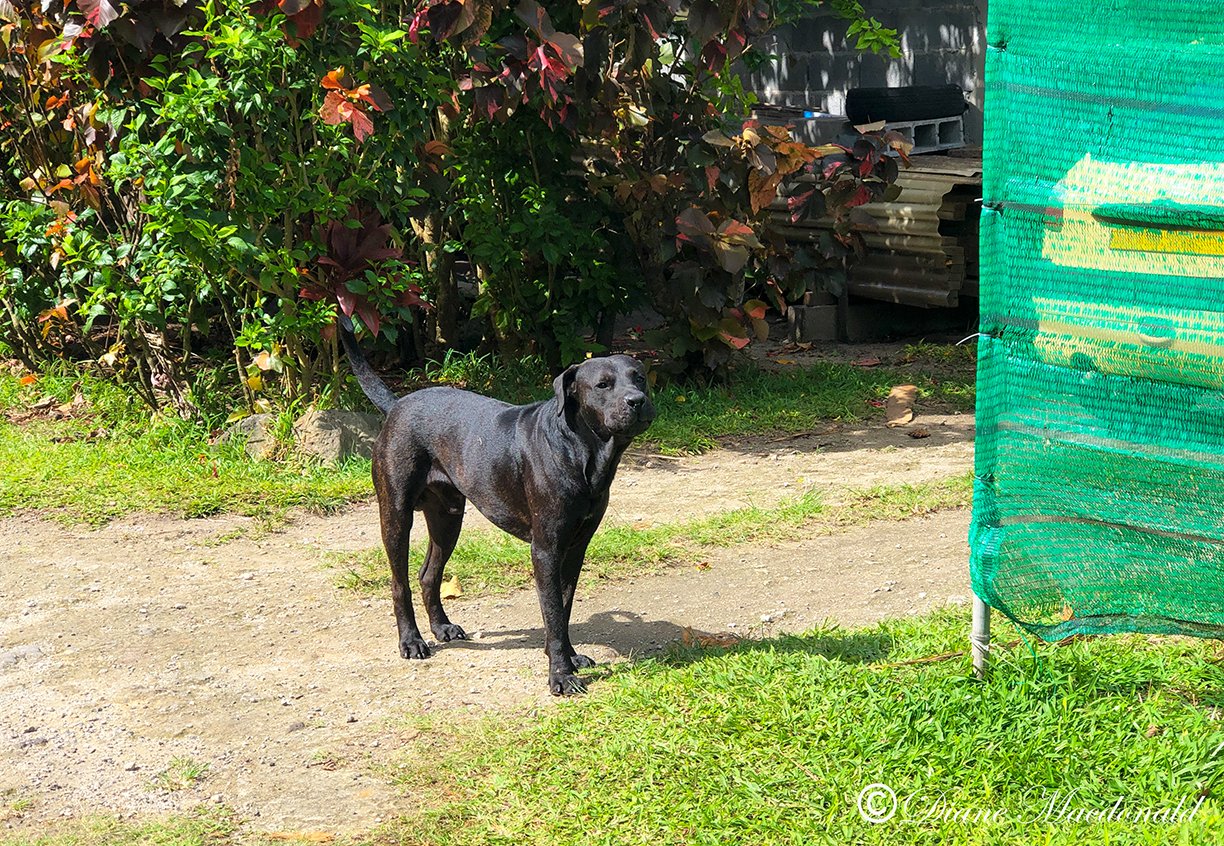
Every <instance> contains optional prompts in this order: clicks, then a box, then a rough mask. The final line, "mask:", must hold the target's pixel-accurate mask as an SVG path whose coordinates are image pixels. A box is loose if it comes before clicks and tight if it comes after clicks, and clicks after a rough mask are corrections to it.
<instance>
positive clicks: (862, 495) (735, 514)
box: [329, 474, 972, 596]
mask: <svg viewBox="0 0 1224 846" xmlns="http://www.w3.org/2000/svg"><path fill="white" fill-rule="evenodd" d="M971 493H972V479H971V477H970V476H969V475H968V474H966V475H963V476H957V477H954V478H951V479H946V480H943V481H938V482H927V483H923V484H918V485H894V486H885V487H878V488H873V489H871V490H866V491H859V492H853V493H851V494H850V495H849V496H848V497H847V500H846V502H844V503H842V504H839V505H825V504H823V503H822V502H821V500H820V497H819V495H818V494H816V493H814V492H812V493H807V494H804V495H803V496H800V497H796V498H793V499H788V500H784V501H782V502H780V503H778V504H777V505H775V506H772V507H750V508H739V509H735V510H734V511H727V512H724V513H722V514H715V515H713V516H710V517H702V518H700V519H696V520H689V521H685V522H682V523H667V524H663V525H658V526H652V527H650V528H645V529H635V528H633V527H631V526H618V525H606V526H604V527H603V528H601V529H600V530H599V531H598V532H597V533H596V534H595V537H594V538H593V539H592V541H591V545H590V547H588V549H587V556H586V564H585V566H584V568H583V576H584V578H587V579H590V578H595V579H610V578H616V577H618V576H624V575H628V574H630V573H633V574H640V573H642V572H649V571H651V569H657V568H658V567H660V566H661V565H664V564H673V565H674V564H685V563H692V564H696V563H698V562H700V561H701V560H702V558H703V556H704V554H705V553H707V552H708V551H709V550H711V549H718V548H724V547H729V546H735V545H738V544H746V543H752V542H762V541H763V542H769V543H777V542H781V541H786V540H793V539H795V538H798V537H800V536H811V535H812V534H818V533H821V532H829V531H833V530H836V529H839V528H845V527H847V526H850V525H859V524H862V523H866V522H869V521H872V520H900V519H905V518H907V517H912V516H915V515H918V514H926V513H930V512H932V511H938V510H942V509H946V508H955V507H960V506H964V505H967V504H968V503H969V499H970V496H971ZM420 522H421V521H418V523H420ZM421 531H422V533H423V528H422V530H421ZM424 553H425V544H424V543H423V542H420V543H417V544H414V545H413V548H412V550H411V553H410V560H412V561H414V562H419V561H421V560H422V558H423V556H424ZM329 566H331V567H333V568H335V569H337V570H338V571H339V575H338V577H337V580H336V583H337V585H338V586H339V587H341V588H345V589H349V590H354V591H357V592H359V593H362V594H373V595H377V596H383V595H385V594H386V593H387V591H388V590H389V589H390V587H389V584H390V576H389V574H388V569H387V563H386V557H385V556H384V554H383V551H382V548H381V547H375V548H371V549H368V550H364V551H362V552H357V553H345V554H338V555H336V556H334V557H333V558H332V560H331V562H330V564H329ZM446 569H447V573H448V574H449V575H451V576H458V577H459V583H460V585H461V586H462V587H463V590H464V593H465V595H469V596H470V595H480V594H488V593H503V592H505V591H508V590H513V589H515V588H520V587H523V586H525V585H527V584H528V583H529V582H530V580H531V550H530V547H529V546H528V545H527V544H525V543H523V542H522V541H519V540H515V539H514V538H512V537H510V536H509V535H507V534H505V533H504V532H491V531H490V532H468V533H467V534H465V535H463V536H461V537H460V540H459V544H458V545H457V546H456V547H455V551H454V553H453V554H452V556H451V559H450V561H449V562H448V563H447V565H446Z"/></svg>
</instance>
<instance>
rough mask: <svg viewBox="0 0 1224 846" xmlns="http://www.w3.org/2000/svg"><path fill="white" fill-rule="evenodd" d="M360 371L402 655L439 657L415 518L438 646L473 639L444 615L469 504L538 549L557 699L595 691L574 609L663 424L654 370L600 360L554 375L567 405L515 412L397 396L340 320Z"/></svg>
mask: <svg viewBox="0 0 1224 846" xmlns="http://www.w3.org/2000/svg"><path fill="white" fill-rule="evenodd" d="M340 322H341V339H342V341H343V343H344V349H345V351H346V352H347V353H348V357H349V361H350V363H351V365H352V368H353V373H354V375H355V376H356V377H357V381H358V383H359V384H360V385H361V389H362V391H364V392H365V395H366V396H367V397H369V398H370V401H371V402H373V403H374V404H375V405H376V406H378V407H379V408H380V409H382V411H383V412H384V413H386V415H387V421H386V423H385V424H384V425H383V428H382V433H381V434H380V435H379V437H378V441H377V443H376V444H375V447H374V489H375V491H376V492H377V494H378V508H379V515H380V518H381V522H382V537H383V545H384V546H385V547H386V550H387V558H388V560H389V561H390V564H391V598H392V601H393V604H394V606H395V622H396V624H397V626H398V627H399V639H400V655H402V656H403V657H405V658H428V657H429V646H428V645H426V643H425V640H424V639H423V638H422V637H421V632H420V630H419V629H418V628H417V623H416V615H415V614H414V613H413V609H412V589H411V588H410V587H409V584H408V533H409V531H410V530H411V529H412V512H413V511H423V512H424V513H425V525H426V526H427V528H428V529H429V548H428V550H427V551H426V553H425V561H424V563H423V564H422V565H421V572H420V578H421V591H422V593H423V594H424V602H425V608H426V610H427V611H428V613H429V626H430V628H431V629H432V630H433V633H434V637H436V638H437V639H438V640H439V641H448V640H456V639H463V638H464V637H465V635H464V632H463V629H461V628H460V627H459V626H457V625H455V624H454V623H452V622H451V621H450V619H449V618H448V617H447V616H446V612H445V611H444V610H442V600H441V597H440V596H439V592H440V587H441V584H442V569H443V567H445V566H446V561H447V559H448V558H450V555H451V552H452V551H453V550H454V548H455V542H456V540H458V538H459V529H460V526H461V525H462V524H463V508H464V504H465V502H466V501H468V500H471V502H472V504H473V505H475V506H476V508H477V509H479V511H480V513H481V514H483V515H484V516H485V517H487V518H488V519H489V521H490V522H491V523H493V525H495V526H497V527H498V528H501V529H503V530H505V531H507V532H509V533H510V534H512V535H514V536H515V537H516V538H520V539H521V540H524V541H528V542H529V543H530V544H531V562H532V568H533V570H534V574H535V583H536V592H537V593H538V594H539V598H540V610H541V612H543V615H544V633H545V639H544V653H545V654H546V655H547V656H548V686H549V689H550V690H551V691H552V692H553V693H554V694H557V695H561V694H567V693H580V692H582V691H583V690H584V689H585V685H584V684H583V683H582V680H581V679H579V678H578V677H577V676H575V675H574V671H575V669H578V668H581V667H590V666H592V665H593V664H594V662H593V661H592V660H591V659H590V658H587V657H586V656H585V655H579V654H577V653H576V652H575V651H574V647H573V646H572V645H571V644H570V639H569V619H570V609H571V608H572V607H573V603H574V588H575V586H576V585H577V583H578V574H579V573H580V572H581V570H582V561H583V557H584V556H585V555H586V549H587V544H588V543H590V540H591V536H592V535H594V534H595V530H596V529H597V528H598V527H599V521H600V520H602V519H603V515H604V510H605V509H606V508H607V507H608V488H609V486H611V484H612V477H613V476H614V475H615V473H616V467H617V464H618V463H619V462H620V458H621V455H622V453H624V451H625V448H626V447H628V446H629V444H630V442H631V441H632V440H633V439H634V437H636V436H637V435H640V434H642V432H644V431H646V428H647V427H648V426H649V425H650V422H651V421H652V420H654V416H655V411H654V406H653V405H652V404H651V402H650V398H649V397H648V396H647V395H646V390H647V389H646V373H645V370H644V368H643V367H642V365H641V364H639V363H638V362H637V361H635V360H634V359H632V358H630V357H628V356H624V355H614V356H608V357H607V358H592V359H588V360H586V361H584V362H582V363H581V364H575V365H573V366H572V367H570V368H569V369H567V370H566V371H565V372H564V373H562V374H561V375H560V376H558V377H557V378H556V380H555V381H554V382H553V387H554V389H555V390H556V399H552V400H546V401H544V402H537V403H533V404H531V405H508V404H507V403H504V402H499V401H498V400H495V399H490V398H489V397H484V396H481V395H479V394H474V393H471V392H469V391H461V390H458V389H456V388H425V389H423V390H420V391H416V392H414V393H412V394H409V395H407V396H405V397H403V398H397V397H396V396H395V395H394V394H393V393H391V391H390V390H389V389H388V388H387V386H386V384H385V383H384V382H383V381H382V380H381V379H379V378H378V376H377V374H375V373H374V371H373V369H372V368H371V367H370V366H369V364H368V363H367V362H366V360H365V357H364V356H363V355H362V353H361V349H360V348H359V347H358V346H357V342H356V339H355V338H354V337H353V335H352V324H351V323H350V322H349V321H348V320H347V318H344V317H342V318H341V321H340Z"/></svg>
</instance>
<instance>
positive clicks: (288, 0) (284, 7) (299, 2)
mask: <svg viewBox="0 0 1224 846" xmlns="http://www.w3.org/2000/svg"><path fill="white" fill-rule="evenodd" d="M312 2H313V0H277V3H276V5H277V7H278V8H279V9H280V10H281V11H282V12H284V13H285V15H286V16H288V17H293V16H294V15H297V14H300V13H301V12H303V11H304V10H305V9H306V7H307V6H309V5H310V4H311V3H312Z"/></svg>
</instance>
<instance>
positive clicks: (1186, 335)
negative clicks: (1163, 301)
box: [1033, 297, 1224, 389]
mask: <svg viewBox="0 0 1224 846" xmlns="http://www.w3.org/2000/svg"><path fill="white" fill-rule="evenodd" d="M1033 305H1034V306H1035V308H1036V309H1037V336H1036V338H1034V341H1033V343H1034V346H1035V348H1036V351H1037V354H1038V355H1039V356H1040V358H1041V360H1042V361H1045V362H1048V363H1050V364H1057V365H1062V366H1066V367H1070V366H1073V365H1074V364H1075V363H1076V362H1075V358H1076V357H1077V356H1084V357H1086V358H1087V359H1088V360H1089V361H1091V362H1092V365H1093V366H1094V367H1095V368H1096V369H1097V370H1099V371H1101V372H1102V373H1112V374H1116V375H1120V376H1134V377H1139V378H1148V379H1157V380H1160V381H1164V382H1173V383H1176V384H1184V385H1199V386H1201V387H1204V388H1213V389H1221V388H1224V312H1219V311H1197V310H1194V311H1192V310H1187V309H1174V308H1163V309H1153V308H1141V307H1137V306H1134V307H1127V306H1112V305H1105V304H1103V303H1082V302H1075V301H1071V300H1055V299H1050V298H1045V297H1038V298H1035V299H1034V300H1033Z"/></svg>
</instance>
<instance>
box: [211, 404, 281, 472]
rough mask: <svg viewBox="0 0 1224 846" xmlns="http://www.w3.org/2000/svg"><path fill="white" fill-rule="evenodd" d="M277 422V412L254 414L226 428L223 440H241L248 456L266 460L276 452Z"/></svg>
mask: <svg viewBox="0 0 1224 846" xmlns="http://www.w3.org/2000/svg"><path fill="white" fill-rule="evenodd" d="M275 424H276V415H275V414H252V415H250V416H249V417H244V418H242V419H241V420H239V421H237V422H235V423H234V424H233V425H232V426H230V427H229V428H228V429H226V430H225V432H224V433H223V434H222V435H221V441H222V442H223V443H224V442H228V441H241V442H242V444H243V447H242V448H243V449H244V450H245V451H246V454H247V455H248V456H250V457H251V458H253V459H255V460H256V461H266V460H267V459H269V458H271V457H272V456H273V455H274V454H275V453H276V438H275V437H274V436H273V435H272V427H273V426H274V425H275Z"/></svg>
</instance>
